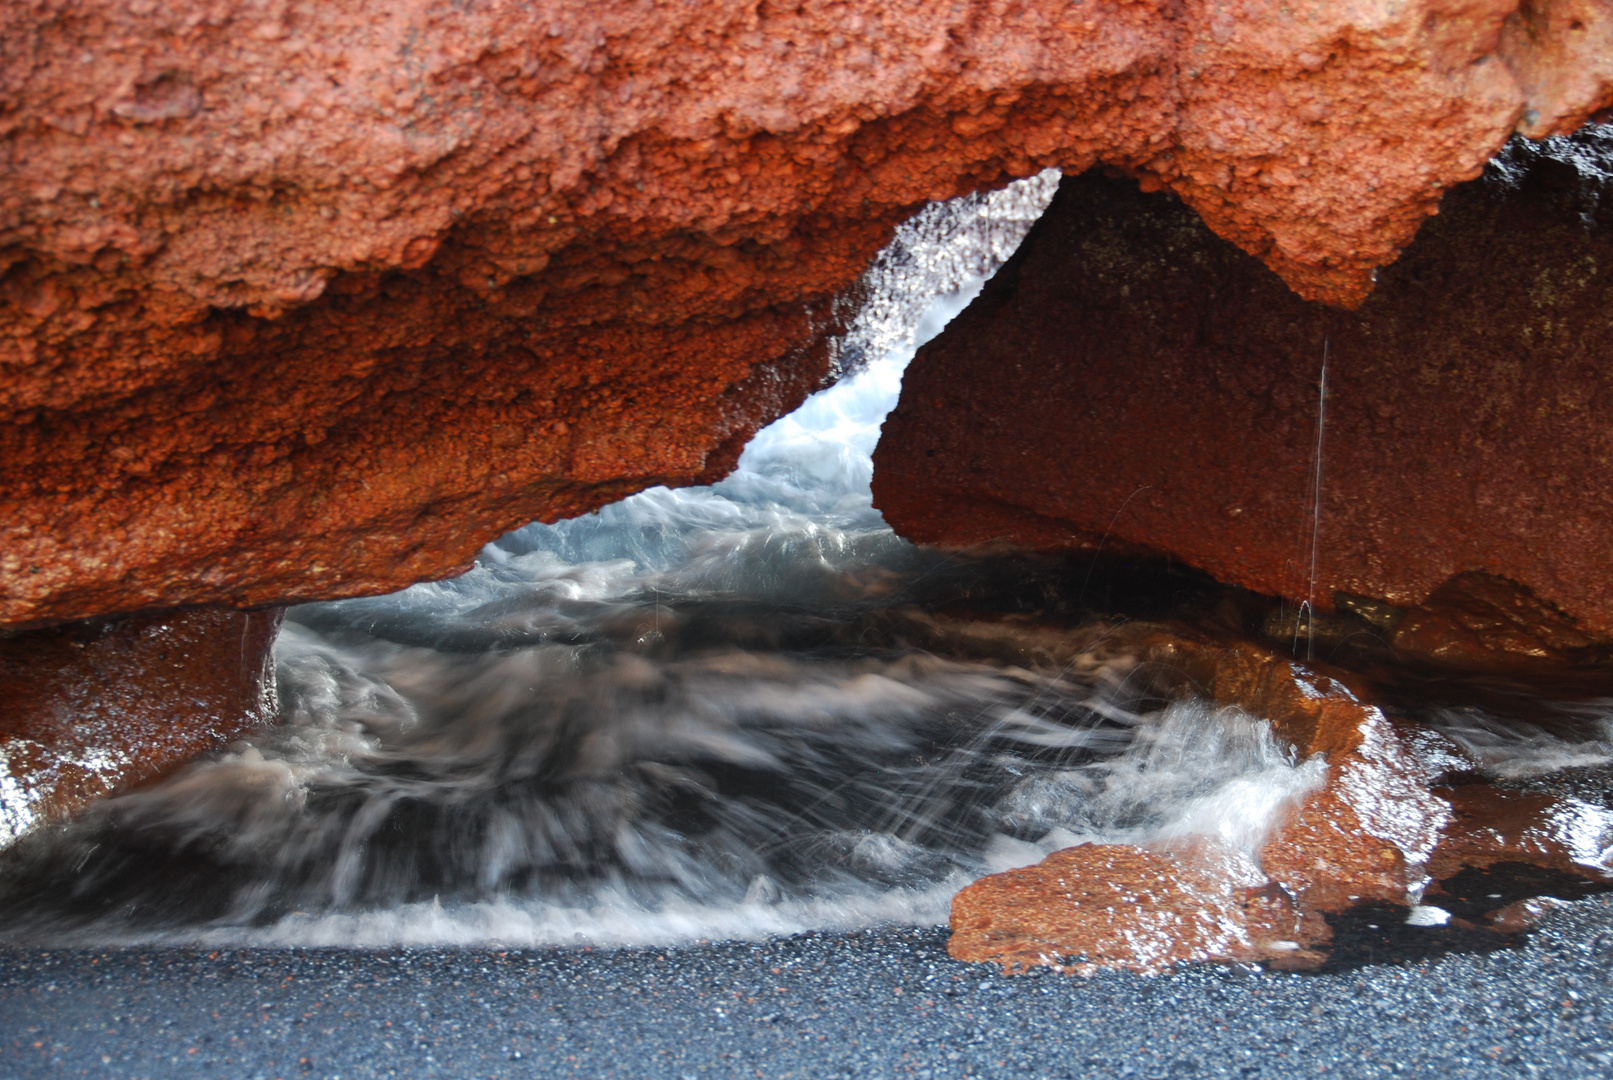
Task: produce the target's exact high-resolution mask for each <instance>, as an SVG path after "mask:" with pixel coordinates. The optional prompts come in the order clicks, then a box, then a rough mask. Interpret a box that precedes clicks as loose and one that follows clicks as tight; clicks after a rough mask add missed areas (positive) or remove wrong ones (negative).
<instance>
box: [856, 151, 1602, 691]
mask: <svg viewBox="0 0 1613 1080" xmlns="http://www.w3.org/2000/svg"><path fill="white" fill-rule="evenodd" d="M1610 163H1613V133H1610V131H1609V129H1608V128H1605V127H1590V128H1587V129H1585V131H1584V132H1583V133H1582V134H1581V135H1578V136H1575V137H1573V138H1572V139H1561V140H1553V141H1552V142H1551V143H1548V144H1544V145H1543V146H1535V145H1532V144H1527V143H1521V142H1520V143H1519V144H1518V145H1516V146H1514V147H1512V148H1511V149H1510V150H1509V151H1508V152H1507V153H1506V154H1505V155H1503V156H1502V157H1501V158H1499V159H1497V162H1496V164H1495V166H1494V167H1493V169H1492V170H1491V173H1490V174H1489V175H1488V176H1487V177H1486V178H1484V179H1482V180H1480V181H1476V182H1474V183H1471V184H1468V185H1464V186H1462V187H1461V188H1459V189H1457V190H1455V191H1452V192H1451V193H1449V194H1448V195H1447V196H1446V197H1445V201H1444V205H1443V208H1442V210H1441V213H1440V214H1439V216H1438V217H1436V218H1434V219H1433V220H1431V221H1430V222H1429V223H1428V225H1427V226H1425V227H1424V229H1423V231H1422V232H1421V233H1420V234H1419V235H1418V237H1417V239H1416V241H1415V242H1414V243H1413V244H1412V245H1411V247H1410V248H1409V249H1408V250H1407V251H1406V253H1405V254H1404V255H1403V256H1402V257H1401V259H1400V260H1399V261H1398V262H1396V263H1394V264H1393V265H1392V266H1389V267H1386V268H1384V270H1382V271H1381V273H1380V275H1379V283H1378V287H1377V290H1376V291H1375V292H1374V293H1373V295H1372V296H1371V297H1370V298H1369V299H1368V300H1367V301H1366V303H1364V304H1363V305H1362V306H1361V307H1360V308H1359V309H1358V310H1355V311H1341V310H1337V309H1335V308H1330V307H1326V306H1324V305H1321V304H1317V303H1312V302H1308V301H1305V300H1302V299H1300V298H1299V297H1297V296H1295V295H1294V294H1293V293H1292V292H1291V291H1290V290H1289V289H1288V288H1286V287H1285V286H1284V284H1283V283H1282V281H1281V280H1279V279H1278V278H1277V276H1276V275H1275V274H1273V273H1272V272H1271V271H1270V270H1268V269H1267V268H1266V267H1264V266H1262V265H1261V264H1260V263H1259V262H1258V261H1256V260H1255V259H1253V258H1251V257H1249V256H1248V255H1247V254H1245V253H1244V252H1242V251H1239V250H1238V249H1237V248H1235V247H1233V246H1232V245H1231V244H1228V243H1226V242H1225V241H1223V240H1221V239H1219V238H1218V237H1216V236H1215V235H1213V234H1212V233H1211V232H1210V231H1209V230H1208V229H1207V228H1205V226H1204V224H1203V223H1202V222H1201V221H1200V220H1199V218H1198V216H1197V215H1196V214H1195V213H1194V212H1193V211H1192V210H1191V209H1189V208H1188V207H1186V206H1184V205H1183V204H1182V203H1181V202H1180V201H1179V200H1177V199H1176V198H1174V197H1173V196H1171V195H1169V194H1166V193H1160V194H1153V195H1146V194H1142V193H1140V192H1139V191H1138V190H1137V188H1136V186H1135V185H1134V184H1132V183H1131V182H1130V181H1126V180H1114V179H1107V178H1105V177H1103V176H1101V175H1097V174H1088V175H1086V176H1082V177H1079V178H1066V179H1065V181H1064V182H1063V185H1062V186H1061V189H1060V192H1059V194H1058V195H1057V196H1056V197H1055V199H1054V202H1053V204H1052V205H1051V207H1050V208H1049V210H1048V212H1047V214H1046V215H1044V217H1043V218H1042V220H1041V221H1040V222H1038V223H1037V225H1036V226H1035V228H1034V229H1033V230H1032V231H1031V233H1030V235H1029V236H1028V237H1027V238H1026V241H1025V243H1024V245H1023V246H1022V247H1021V248H1020V250H1019V252H1018V253H1017V254H1016V256H1015V257H1014V259H1013V260H1011V261H1010V262H1009V263H1008V264H1007V265H1006V266H1005V267H1004V268H1003V270H1002V271H1001V272H1000V273H999V274H998V275H997V276H996V277H995V278H994V279H993V280H992V281H991V282H990V283H989V284H988V285H987V287H986V290H985V292H984V293H983V294H982V295H981V297H980V298H979V299H978V300H977V301H976V302H975V303H974V304H973V305H972V306H971V307H970V308H969V309H968V310H967V311H966V312H964V314H962V315H961V316H960V317H959V318H958V319H957V320H955V321H954V322H953V323H952V325H951V326H950V327H949V328H948V329H947V331H946V332H945V333H944V334H943V335H941V337H939V338H938V339H936V340H935V341H933V342H931V343H930V344H929V345H928V346H927V347H926V348H925V349H924V350H922V351H921V352H920V354H919V356H918V357H917V359H916V360H915V361H914V362H913V365H912V367H911V368H910V369H909V370H908V373H907V376H906V380H905V382H904V387H903V391H902V399H901V404H900V405H899V406H898V408H897V409H896V411H895V412H893V413H892V415H891V418H890V420H889V421H887V423H886V425H885V428H884V433H883V437H882V440H881V442H880V445H879V448H878V450H877V452H876V454H875V473H874V494H875V502H876V504H877V505H878V506H879V507H880V508H881V509H882V510H883V511H884V513H885V516H886V519H887V520H888V521H890V522H891V524H892V525H893V526H895V528H896V529H897V531H898V532H901V533H902V534H904V535H906V536H908V537H910V538H912V539H915V540H919V541H924V542H930V543H943V544H952V545H966V544H972V543H977V542H981V541H985V540H990V539H993V538H999V537H1006V538H1010V539H1014V540H1018V541H1022V542H1028V543H1032V544H1037V545H1041V546H1046V547H1083V546H1086V547H1092V546H1099V545H1102V546H1105V547H1108V548H1110V549H1116V548H1118V549H1122V550H1124V549H1139V548H1141V549H1148V550H1152V551H1155V552H1162V553H1165V554H1168V555H1171V556H1174V557H1176V558H1180V559H1182V560H1184V561H1186V562H1188V563H1191V564H1192V565H1194V566H1198V567H1201V568H1203V569H1205V570H1207V571H1209V572H1210V573H1211V574H1214V575H1215V576H1216V577H1217V578H1219V579H1221V580H1222V581H1225V582H1229V583H1233V584H1237V585H1242V586H1245V587H1247V588H1251V589H1254V590H1256V591H1258V592H1263V593H1266V594H1269V595H1278V596H1286V597H1290V598H1294V599H1299V600H1310V601H1312V602H1313V603H1314V604H1316V605H1318V606H1321V607H1324V608H1325V607H1331V606H1332V603H1333V599H1332V598H1333V597H1334V594H1335V592H1337V591H1342V592H1344V593H1350V594H1358V595H1357V597H1356V601H1357V602H1364V601H1365V600H1366V598H1376V599H1378V600H1387V601H1390V602H1391V603H1392V604H1396V605H1402V606H1411V605H1417V604H1420V603H1422V602H1423V601H1424V600H1425V599H1428V598H1429V597H1430V596H1431V594H1433V593H1434V592H1435V590H1436V589H1439V588H1440V587H1441V586H1442V584H1443V583H1445V582H1447V581H1448V580H1451V579H1452V578H1453V577H1456V576H1457V575H1463V574H1471V573H1472V572H1483V573H1482V574H1479V576H1477V577H1468V578H1464V579H1463V581H1464V582H1466V584H1463V582H1456V583H1455V584H1453V586H1451V588H1450V589H1447V590H1446V592H1447V593H1448V594H1449V595H1448V596H1444V594H1442V597H1443V599H1441V598H1440V597H1436V598H1435V599H1436V600H1439V601H1440V602H1441V603H1444V606H1445V607H1446V608H1450V609H1451V612H1455V611H1456V608H1455V607H1452V606H1451V605H1453V604H1456V605H1457V606H1458V607H1460V606H1461V605H1462V604H1465V605H1466V607H1465V608H1463V611H1464V612H1465V614H1462V615H1461V618H1460V619H1456V615H1454V614H1449V613H1447V615H1444V616H1440V619H1441V620H1443V621H1442V622H1440V625H1442V626H1443V625H1447V624H1449V625H1450V626H1455V625H1456V623H1455V622H1452V621H1451V620H1452V619H1456V622H1459V623H1462V625H1464V626H1466V627H1467V630H1464V631H1463V633H1465V634H1467V635H1468V637H1472V638H1473V640H1472V642H1470V645H1469V647H1468V651H1469V652H1473V651H1474V650H1480V642H1479V637H1484V638H1485V640H1486V641H1487V642H1488V644H1485V645H1484V649H1488V650H1489V652H1490V653H1494V654H1496V655H1499V653H1500V652H1507V651H1512V652H1517V653H1519V655H1520V656H1532V657H1535V658H1537V659H1538V658H1543V657H1546V656H1548V654H1549V655H1550V656H1553V657H1557V658H1559V659H1560V658H1563V657H1569V656H1571V655H1572V654H1573V653H1574V651H1575V650H1576V649H1581V650H1582V649H1583V648H1585V647H1587V646H1589V645H1591V644H1592V643H1593V642H1594V641H1601V640H1603V639H1602V638H1599V637H1597V636H1596V635H1597V634H1599V633H1605V631H1607V630H1608V629H1610V628H1613V577H1610V576H1609V574H1608V572H1607V569H1608V565H1609V564H1608V552H1609V550H1610V549H1613V428H1610V427H1609V425H1608V424H1607V421H1606V418H1607V416H1608V414H1609V410H1610V409H1613V364H1610V363H1609V360H1610V359H1613V309H1610V308H1609V306H1608V304H1607V302H1606V298H1607V297H1608V296H1609V295H1610V294H1613V200H1608V199H1604V197H1603V196H1604V194H1605V193H1607V192H1609V191H1613V168H1610V167H1609V166H1610ZM1324 358H1325V359H1326V364H1327V375H1326V387H1327V389H1326V397H1325V421H1321V417H1320V415H1319V414H1320V413H1321V412H1322V410H1321V409H1319V406H1320V405H1321V404H1322V393H1321V376H1322V369H1323V361H1324ZM1319 422H1320V427H1321V460H1320V465H1319V467H1318V461H1317V444H1318V427H1319ZM1318 476H1319V478H1320V492H1321V494H1320V499H1318V498H1317V495H1316V492H1317V480H1318ZM1484 575H1491V577H1489V578H1486V577H1485V576H1484ZM1494 576H1499V577H1501V578H1506V579H1509V580H1510V581H1511V582H1515V583H1517V584H1518V585H1521V586H1524V588H1523V589H1522V590H1519V589H1517V588H1516V586H1512V585H1508V584H1507V583H1506V582H1495V580H1494ZM1484 581H1490V582H1491V584H1492V586H1494V587H1493V588H1491V591H1492V592H1494V591H1495V589H1497V588H1499V589H1500V592H1497V593H1496V596H1497V597H1501V598H1500V599H1496V598H1494V597H1492V598H1490V599H1485V598H1484V597H1482V596H1479V595H1478V594H1477V593H1475V594H1473V595H1472V596H1469V597H1467V599H1465V600H1463V599H1461V597H1458V596H1457V593H1462V594H1463V596H1466V593H1467V592H1472V589H1473V588H1475V587H1477V586H1475V585H1474V582H1479V583H1482V582H1484ZM1452 589H1454V590H1455V591H1454V592H1452V591H1451V590H1452ZM1464 590H1466V592H1464ZM1531 590H1532V596H1531V595H1530V591H1531ZM1481 591H1482V590H1481ZM1502 594H1505V595H1504V596H1503V595H1502ZM1447 601H1448V602H1447ZM1458 601H1460V603H1458ZM1520 605H1521V606H1520ZM1434 606H1435V607H1439V604H1438V603H1436V604H1435V605H1434ZM1481 609H1483V610H1481ZM1503 609H1505V610H1503ZM1554 609H1560V611H1557V610H1554ZM1486 612H1488V614H1486ZM1562 612H1566V613H1567V616H1573V617H1575V618H1578V619H1579V620H1581V623H1582V624H1581V625H1579V626H1576V625H1575V623H1574V622H1573V619H1571V618H1568V617H1567V616H1565V615H1563V614H1562ZM1433 617H1434V613H1433V609H1432V608H1430V609H1428V610H1426V611H1423V612H1421V613H1420V614H1419V615H1418V617H1417V619H1414V620H1413V622H1412V623H1408V624H1407V625H1406V626H1404V627H1403V628H1402V629H1401V631H1400V632H1399V635H1398V636H1397V637H1396V639H1395V640H1396V641H1397V642H1400V643H1402V644H1404V645H1405V646H1406V648H1407V649H1408V650H1409V651H1412V652H1417V653H1426V654H1430V655H1439V656H1441V657H1444V658H1446V659H1449V657H1446V656H1445V653H1447V652H1449V651H1450V650H1451V649H1456V648H1458V645H1457V644H1455V643H1454V639H1452V641H1444V639H1441V641H1435V640H1434V635H1435V628H1434V627H1433V626H1432V624H1430V625H1428V626H1424V625H1423V624H1424V623H1426V622H1428V620H1429V619H1431V618H1433ZM1436 621H1439V620H1436ZM1413 623H1414V624H1415V625H1413ZM1548 624H1549V625H1548ZM1531 627H1532V628H1533V629H1531ZM1509 628H1510V629H1509ZM1503 631H1505V632H1503ZM1587 631H1589V632H1590V633H1587ZM1452 632H1454V631H1452ZM1439 633H1444V631H1439ZM1530 634H1533V635H1534V636H1535V637H1537V638H1540V640H1541V642H1542V644H1539V645H1537V646H1530V645H1528V644H1526V643H1524V641H1523V639H1524V638H1525V637H1528V636H1529V635H1530ZM1473 635H1478V636H1479V637H1474V636H1473ZM1508 635H1510V636H1508ZM1541 635H1544V637H1542V636H1541ZM1447 636H1448V635H1447ZM1492 639H1493V640H1492ZM1514 639H1516V640H1514ZM1548 639H1549V641H1550V642H1551V644H1550V645H1549V646H1548V645H1546V644H1543V643H1544V642H1545V641H1547V640H1548ZM1441 642H1444V643H1443V644H1442V643H1441ZM1441 650H1444V651H1441ZM1480 651H1481V652H1482V651H1483V650H1480ZM1475 655H1478V653H1475ZM1486 655H1488V654H1486Z"/></svg>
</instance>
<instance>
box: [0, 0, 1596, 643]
mask: <svg viewBox="0 0 1613 1080" xmlns="http://www.w3.org/2000/svg"><path fill="white" fill-rule="evenodd" d="M1610 34H1613V16H1610V13H1609V12H1608V9H1607V8H1606V6H1605V5H1603V4H1601V3H1598V2H1595V0H1549V2H1547V0H1531V2H1529V3H1526V4H1523V5H1520V4H1519V3H1518V0H1395V2H1390V0H1368V2H1364V3H1353V4H1348V5H1344V4H1335V3H1329V2H1326V0H1312V2H1300V3H1289V4H1282V5H1279V4H1274V3H1268V2H1262V0H1235V2H1229V3H1222V2H1216V3H1211V2H1209V0H1187V2H1185V3H1184V2H1177V0H1170V2H1166V0H1139V2H1108V0H1078V2H1067V0H1025V2H1013V0H965V2H960V3H957V4H951V5H936V4H932V3H928V2H925V0H895V2H885V0H881V2H878V3H874V2H871V0H857V2H851V3H827V2H825V3H818V2H807V3H797V2H793V0H792V2H787V3H774V2H771V0H770V2H767V3H757V2H755V0H717V2H705V0H702V2H699V3H696V2H694V0H685V2H681V3H670V4H668V3H657V4H651V3H649V2H647V0H621V2H616V3H610V4H596V3H584V2H582V0H539V2H537V3H516V2H514V0H488V2H485V3H480V4H464V3H448V2H446V0H399V2H397V3H389V4H384V5H380V4H375V3H365V2H362V0H335V2H321V3H313V2H296V0H269V2H267V3H262V4H253V5H249V6H245V7H242V6H240V5H232V4H224V3H218V2H215V0H175V2H173V3H163V4H158V3H151V2H147V0H27V2H21V3H12V4H7V5H5V6H4V7H3V8H0V148H3V149H0V152H3V154H4V162H5V165H4V168H3V169H0V311H3V315H0V328H3V334H0V579H3V582H4V586H3V588H0V625H13V626H17V625H27V624H38V623H46V622H49V621H52V620H61V619H70V618H78V617H85V616H89V615H94V614H99V613H105V612H114V611H130V610H137V609H142V608H150V607H160V606H169V605H175V604H182V603H225V604H234V605H250V604H259V603H266V602H273V601H280V600H285V599H288V598H311V597H330V596H339V595H351V594H356V593H362V592H373V591H381V590H386V589H391V588H394V587H397V586H400V585H403V584H406V583H409V582H412V581H415V580H419V579H421V578H427V577H433V576H441V575H445V574H448V573H451V572H453V571H454V570H456V569H457V568H459V567H460V566H462V565H464V564H465V563H466V561H467V560H468V559H469V558H470V556H471V555H472V554H473V552H474V551H475V550H476V548H477V546H478V545H479V544H481V543H482V542H484V541H485V540H487V539H488V538H490V537H492V536H493V535H496V534H497V533H499V532H501V531H503V530H505V529H507V528H510V527H512V526H515V525H518V524H521V523H523V522H525V521H528V520H531V519H534V518H551V519H552V518H554V517H558V516H563V515H567V514H575V513H578V512H581V511H584V510H587V509H589V508H591V507H594V506H597V505H599V504H601V503H603V502H605V501H608V500H610V499H613V498H616V497H619V496H621V495H623V494H626V493H627V492H629V491H632V490H635V489H638V488H641V487H644V486H648V485H651V484H655V483H663V482H664V483H673V484H677V483H690V482H695V481H700V480H704V479H710V478H712V477H714V476H716V475H718V474H720V473H722V472H723V471H724V470H725V469H726V468H728V467H729V466H730V465H731V463H732V462H733V461H734V460H735V457H736V455H737V452H738V449H739V447H740V446H741V445H742V444H743V442H744V441H745V439H746V437H747V436H748V435H749V434H750V432H752V431H753V430H754V429H755V428H756V426H757V425H759V424H760V423H762V422H764V421H765V420H767V419H769V418H771V417H773V416H775V415H777V414H779V413H780V412H782V411H784V410H786V409H787V408H788V407H790V406H791V405H792V404H793V403H794V402H795V401H797V400H798V399H799V398H800V397H801V395H802V394H804V393H805V392H807V391H808V390H809V389H811V388H812V387H813V386H814V385H816V384H817V383H818V382H819V381H820V380H821V379H822V378H823V377H824V375H825V373H826V372H827V371H828V370H829V368H830V361H831V357H830V355H829V349H828V346H827V344H826V338H827V336H828V335H829V334H830V333H831V332H832V331H833V329H834V327H835V326H836V323H837V310H836V307H835V304H834V298H835V297H836V296H837V295H839V294H841V292H842V290H845V289H847V288H848V287H849V286H851V285H852V284H853V282H854V281H855V280H856V278H857V276H858V274H859V273H860V272H861V270H862V268H863V267H864V266H865V265H866V263H867V260H868V258H869V257H870V255H871V254H872V253H873V252H874V251H875V250H876V249H877V248H878V247H879V246H880V245H881V244H882V243H883V242H884V241H885V239H886V238H887V237H888V236H889V234H890V230H891V228H892V226H893V225H894V223H895V222H896V221H898V220H899V219H901V218H902V217H903V216H904V215H906V214H907V213H909V212H910V211H911V210H912V209H913V208H914V207H915V206H917V205H918V204H920V203H922V202H924V201H926V200H930V199H939V198H945V197H948V196H952V195H956V194H958V193H960V192H963V191H967V190H975V189H979V188H982V187H987V186H991V185H994V184H999V183H1001V182H1003V181H1005V180H1006V179H1008V178H1011V177H1014V176H1024V175H1027V174H1029V173H1031V172H1033V171H1034V170H1036V169H1039V168H1041V167H1044V166H1049V165H1053V166H1059V167H1063V168H1067V169H1071V170H1075V171H1080V170H1083V169H1086V168H1088V167H1089V166H1091V165H1093V164H1095V163H1098V162H1103V163H1107V164H1109V165H1112V166H1115V167H1118V168H1121V169H1123V170H1126V171H1128V172H1130V173H1132V174H1134V175H1136V176H1138V177H1141V178H1143V180H1144V182H1145V183H1146V184H1148V185H1149V186H1151V187H1160V186H1164V187H1169V188H1171V189H1172V190H1174V191H1176V192H1178V193H1179V194H1180V196H1181V197H1182V198H1183V199H1184V200H1186V202H1187V204H1188V205H1190V206H1192V207H1193V208H1195V209H1196V210H1197V211H1198V212H1199V213H1201V214H1202V215H1203V216H1204V218H1205V220H1206V221H1208V222H1209V223H1210V226H1211V227H1212V228H1213V229H1215V230H1216V231H1217V232H1218V233H1219V234H1220V235H1222V236H1225V237H1227V238H1229V239H1230V240H1231V241H1233V242H1234V243H1236V244H1237V245H1239V246H1240V247H1241V248H1243V249H1244V250H1246V251H1249V252H1253V253H1255V254H1256V255H1257V256H1258V257H1259V258H1261V259H1263V260H1264V261H1265V262H1266V264H1267V265H1269V266H1270V267H1272V268H1273V269H1274V270H1276V271H1277V272H1278V273H1279V274H1280V275H1281V276H1282V278H1283V280H1285V281H1286V282H1287V283H1289V284H1290V285H1291V286H1292V287H1294V288H1295V289H1297V290H1299V291H1300V292H1301V293H1303V294H1304V295H1306V296H1310V297H1314V298H1318V299H1322V300H1327V301H1331V302H1336V303H1342V304H1353V303H1357V302H1359V301H1360V299H1361V298H1362V297H1363V295H1365V293H1366V292H1367V290H1368V288H1369V284H1370V276H1371V273H1372V270H1373V268H1374V267H1376V266H1378V265H1380V264H1383V263H1385V262H1387V261H1389V260H1390V259H1392V258H1393V257H1394V255H1395V253H1396V251H1397V250H1398V249H1399V248H1400V247H1401V246H1402V245H1403V244H1405V243H1406V242H1407V241H1408V240H1409V239H1410V237H1411V236H1412V234H1413V233H1414V232H1415V230H1416V229H1417V227H1418V225H1419V223H1420V222H1421V221H1422V219H1423V218H1424V216H1425V215H1426V214H1427V213H1429V212H1430V211H1431V210H1432V209H1433V208H1434V206H1435V204H1436V201H1437V200H1438V198H1439V195H1440V193H1441V192H1442V191H1443V190H1444V189H1446V188H1447V187H1449V186H1450V185H1452V184H1453V183H1456V182H1458V181H1460V180H1463V179H1465V178H1469V177H1472V176H1474V175H1475V174H1476V173H1477V172H1478V170H1479V169H1480V168H1481V167H1482V164H1483V162H1484V161H1485V160H1486V159H1487V158H1488V157H1489V156H1490V155H1491V154H1492V153H1493V152H1494V151H1495V150H1496V148H1497V147H1498V146H1500V145H1501V143H1502V142H1503V140H1504V139H1505V138H1506V137H1507V136H1508V135H1509V134H1510V133H1511V132H1512V131H1513V130H1514V129H1515V128H1519V127H1520V126H1521V128H1522V130H1524V131H1526V132H1528V133H1531V134H1534V135H1540V134H1544V133H1547V132H1551V131H1558V130H1568V129H1571V128H1573V127H1574V126H1576V125H1577V124H1579V123H1580V122H1581V121H1582V120H1583V119H1584V118H1585V117H1586V116H1587V115H1589V114H1591V113H1592V112H1593V111H1594V110H1596V109H1597V108H1599V107H1601V106H1603V105H1604V104H1605V103H1606V101H1607V99H1608V98H1609V87H1610V81H1609V73H1610V70H1613V48H1610V47H1609V35H1610Z"/></svg>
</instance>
